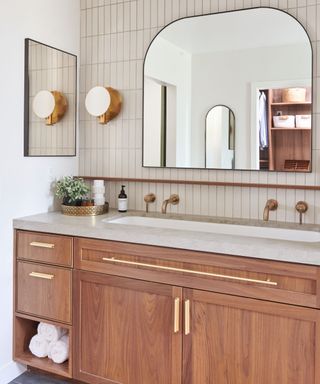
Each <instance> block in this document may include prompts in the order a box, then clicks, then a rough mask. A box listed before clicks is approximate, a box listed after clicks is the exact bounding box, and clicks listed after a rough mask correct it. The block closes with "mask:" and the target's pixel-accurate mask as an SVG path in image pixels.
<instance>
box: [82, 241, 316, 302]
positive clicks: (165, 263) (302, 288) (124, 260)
mask: <svg viewBox="0 0 320 384" xmlns="http://www.w3.org/2000/svg"><path fill="white" fill-rule="evenodd" d="M75 267H76V268H78V269H84V270H89V271H93V272H100V273H107V274H112V275H118V276H125V277H131V278H136V279H142V280H148V281H156V282H160V283H166V284H173V285H178V286H182V287H187V288H195V289H202V290H207V291H212V292H219V293H226V294H231V295H237V296H243V297H251V298H257V299H262V300H269V301H275V302H281V303H289V304H295V305H300V306H305V307H312V308H320V301H319V295H318V292H319V289H320V288H319V287H320V285H319V280H320V279H319V276H320V274H319V267H316V266H307V265H301V264H294V263H285V262H277V261H269V260H261V259H254V258H247V257H240V256H228V255H219V254H214V253H206V252H196V251H188V250H181V249H173V248H165V247H155V246H146V245H137V244H129V243H121V242H113V241H106V240H93V239H85V238H79V239H75Z"/></svg>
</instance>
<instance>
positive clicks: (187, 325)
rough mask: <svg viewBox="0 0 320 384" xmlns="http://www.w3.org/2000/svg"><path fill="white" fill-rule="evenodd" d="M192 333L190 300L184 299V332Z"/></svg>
mask: <svg viewBox="0 0 320 384" xmlns="http://www.w3.org/2000/svg"><path fill="white" fill-rule="evenodd" d="M189 333H190V300H185V301H184V334H185V335H186V336H187V335H189Z"/></svg>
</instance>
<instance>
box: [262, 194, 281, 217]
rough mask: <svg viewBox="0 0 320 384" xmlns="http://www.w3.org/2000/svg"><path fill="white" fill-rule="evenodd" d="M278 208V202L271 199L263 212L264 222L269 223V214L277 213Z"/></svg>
mask: <svg viewBox="0 0 320 384" xmlns="http://www.w3.org/2000/svg"><path fill="white" fill-rule="evenodd" d="M277 208H278V202H277V200H275V199H269V200H268V201H267V202H266V205H265V207H264V210H263V220H264V221H268V220H269V212H270V211H275V210H276V209H277Z"/></svg>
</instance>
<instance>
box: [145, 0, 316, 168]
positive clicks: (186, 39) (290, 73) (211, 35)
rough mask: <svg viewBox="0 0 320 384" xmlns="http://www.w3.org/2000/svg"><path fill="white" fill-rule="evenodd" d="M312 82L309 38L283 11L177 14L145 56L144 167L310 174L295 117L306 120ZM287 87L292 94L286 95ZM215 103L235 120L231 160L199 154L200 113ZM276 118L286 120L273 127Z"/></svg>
mask: <svg viewBox="0 0 320 384" xmlns="http://www.w3.org/2000/svg"><path fill="white" fill-rule="evenodd" d="M257 31H258V32H259V33H257ZM159 63H161V65H159ZM311 86H312V50H311V45H310V40H309V38H308V35H307V34H306V32H305V30H304V28H303V27H302V26H301V24H300V23H299V22H298V21H297V20H296V19H294V18H293V17H292V16H290V15H288V14H287V13H285V12H283V11H280V10H276V9H272V8H264V7H261V8H254V9H248V10H241V11H232V12H225V13H217V14H211V15H204V16H194V17H188V18H184V19H180V20H177V21H175V22H173V23H171V24H170V25H168V26H167V27H165V28H164V29H163V30H161V31H160V32H159V34H158V35H157V36H156V37H155V38H154V40H153V42H152V43H151V45H150V47H149V49H148V51H147V54H146V57H145V62H144V115H143V126H144V130H143V165H144V166H151V167H177V168H219V169H230V168H233V169H243V170H260V169H261V170H262V169H263V170H270V171H272V170H276V171H310V169H311V136H312V135H311V125H308V127H302V126H301V121H303V122H304V123H306V122H307V120H308V122H309V123H310V122H311V120H312V119H311V110H312V98H311V97H312V96H311V95H312V88H311ZM294 89H295V90H298V91H294ZM299 89H300V91H299ZM301 90H302V91H301ZM294 92H297V93H299V92H300V98H299V97H298V98H295V97H293V98H292V97H291V98H290V97H289V98H286V94H288V93H291V94H292V93H294ZM261 93H264V95H265V103H264V106H263V107H262V106H261V104H262V103H261V100H260V95H261ZM214 105H227V106H228V107H230V108H231V109H232V111H233V113H234V116H235V118H236V120H237V134H236V138H235V142H234V149H233V151H234V153H233V160H232V164H233V165H232V166H231V165H230V164H231V160H229V161H221V159H220V162H218V163H217V162H213V161H209V159H208V158H206V143H205V136H206V134H205V129H206V114H207V112H208V110H209V109H210V108H212V106H214ZM263 110H264V112H262V111H263ZM261 113H264V116H265V117H264V123H263V124H264V126H262V125H261V120H260V119H261ZM278 115H281V116H282V117H281V116H280V120H281V121H282V119H284V118H285V117H286V116H287V115H288V116H291V117H290V118H289V120H291V121H292V119H294V125H291V126H290V127H283V128H281V127H278V126H277V124H276V125H275V124H274V119H273V117H274V116H276V117H278V118H279V116H278ZM299 116H300V117H299ZM278 120H279V119H278ZM298 121H300V123H298ZM276 128H277V129H276ZM278 128H280V129H278ZM285 128H286V129H285ZM302 128H303V129H302ZM261 135H262V136H263V135H265V137H267V141H266V142H265V143H261V140H260V137H261ZM212 145H215V146H216V147H217V146H218V143H215V144H212Z"/></svg>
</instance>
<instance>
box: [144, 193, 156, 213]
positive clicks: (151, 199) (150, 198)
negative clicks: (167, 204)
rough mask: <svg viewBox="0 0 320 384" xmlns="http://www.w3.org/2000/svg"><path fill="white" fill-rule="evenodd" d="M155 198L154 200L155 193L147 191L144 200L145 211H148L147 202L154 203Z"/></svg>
mask: <svg viewBox="0 0 320 384" xmlns="http://www.w3.org/2000/svg"><path fill="white" fill-rule="evenodd" d="M155 200H156V195H155V194H154V193H148V194H147V195H145V197H144V201H145V203H146V212H147V213H148V212H149V204H150V203H154V202H155Z"/></svg>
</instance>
